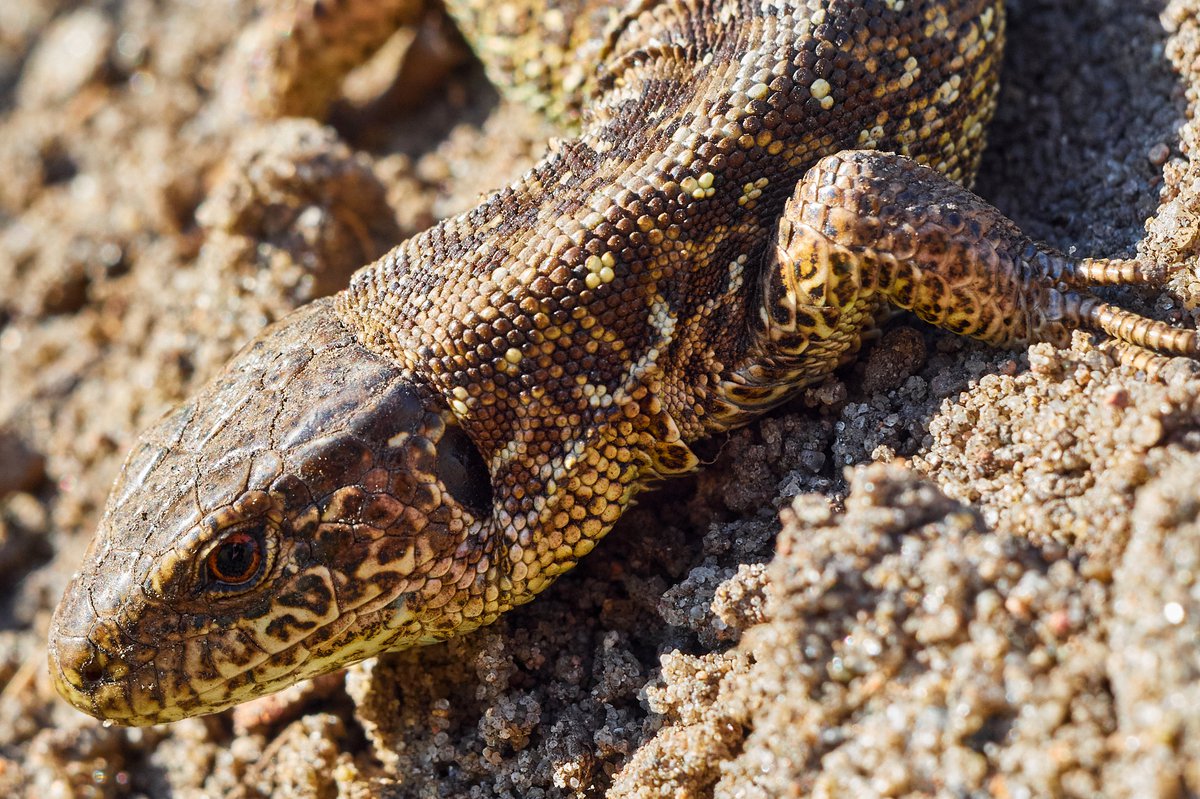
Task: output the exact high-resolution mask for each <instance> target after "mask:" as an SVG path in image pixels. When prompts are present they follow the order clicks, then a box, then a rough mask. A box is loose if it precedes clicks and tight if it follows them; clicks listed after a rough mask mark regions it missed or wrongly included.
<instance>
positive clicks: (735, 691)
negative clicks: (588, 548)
mask: <svg viewBox="0 0 1200 799" xmlns="http://www.w3.org/2000/svg"><path fill="white" fill-rule="evenodd" d="M1008 7H1009V48H1008V53H1007V62H1006V71H1005V76H1004V89H1003V92H1002V96H1001V100H1000V109H999V113H998V118H997V120H996V122H995V123H994V124H993V126H992V133H991V145H990V148H989V150H988V152H987V154H986V156H985V159H984V166H983V170H982V173H981V175H980V177H979V180H978V182H977V184H976V189H977V190H978V191H979V192H980V193H981V194H983V195H984V196H985V197H986V198H988V199H989V200H991V201H993V202H995V203H996V204H997V205H998V206H999V207H1000V208H1001V209H1002V210H1003V211H1005V212H1006V213H1007V214H1009V215H1010V216H1012V217H1013V218H1014V219H1015V220H1016V221H1017V222H1018V223H1019V224H1021V225H1022V227H1023V228H1024V229H1025V230H1026V231H1027V232H1029V233H1030V234H1032V235H1034V236H1036V237H1038V238H1041V239H1043V240H1046V241H1048V242H1050V243H1051V244H1053V245H1055V246H1058V247H1060V248H1063V249H1072V248H1076V249H1077V251H1078V252H1080V253H1085V254H1096V255H1130V254H1133V253H1135V252H1140V253H1141V254H1142V255H1143V256H1145V257H1147V258H1152V259H1156V260H1159V261H1161V262H1163V263H1167V264H1172V265H1177V266H1178V270H1177V272H1176V275H1177V276H1176V277H1175V278H1174V279H1173V280H1172V283H1171V285H1170V287H1169V288H1170V290H1169V291H1165V292H1161V293H1158V292H1117V293H1113V294H1112V295H1111V296H1112V297H1113V298H1114V299H1119V300H1120V301H1121V302H1122V303H1124V304H1126V305H1127V306H1130V307H1134V308H1136V309H1138V310H1140V311H1142V312H1145V313H1148V314H1151V315H1154V316H1156V317H1158V318H1162V319H1167V320H1169V321H1172V322H1174V323H1177V324H1183V323H1186V324H1195V320H1196V316H1197V314H1196V312H1195V309H1197V308H1200V275H1198V274H1197V271H1196V269H1195V265H1194V264H1195V259H1194V256H1195V249H1196V240H1197V232H1198V230H1200V221H1198V220H1200V215H1198V214H1197V209H1200V167H1197V166H1196V164H1195V163H1194V162H1193V160H1192V159H1191V157H1190V156H1191V153H1192V152H1193V151H1194V148H1195V146H1196V141H1197V131H1198V130H1200V127H1198V125H1197V120H1196V117H1195V108H1194V105H1193V104H1194V102H1195V101H1196V99H1197V97H1198V95H1197V91H1198V90H1200V36H1198V31H1200V0H1172V2H1170V3H1169V4H1163V3H1159V2H1153V1H1152V0H1009V3H1008ZM214 9H219V10H217V11H214ZM254 14H255V9H254V7H253V3H252V2H250V0H223V2H221V3H219V4H216V3H195V2H189V1H188V0H171V1H168V2H161V3H152V2H149V0H111V1H110V2H104V3H97V4H85V3H80V2H74V1H73V0H5V2H3V3H0V175H3V179H2V180H0V795H3V796H12V797H29V798H30V799H32V798H33V797H38V798H39V799H41V798H43V797H76V796H78V797H123V796H146V797H165V796H173V797H201V796H226V795H230V796H237V797H257V796H280V797H322V798H324V797H334V796H346V797H367V796H379V797H397V798H400V797H449V796H455V797H457V796H463V797H481V798H482V797H531V798H533V799H536V798H537V797H600V796H610V797H666V796H671V797H685V796H686V797H709V796H711V797H743V798H746V797H785V796H810V795H811V796H856V797H871V796H946V797H952V796H953V797H963V796H971V797H975V796H980V797H982V796H1001V797H1011V798H1012V799H1018V798H1019V797H1051V796H1053V797H1058V796H1062V797H1076V796H1078V797H1094V796H1111V797H1125V796H1128V797H1134V796H1137V797H1163V799H1178V798H1179V797H1188V796H1200V492H1198V490H1197V484H1196V481H1195V475H1197V474H1200V367H1197V365H1196V364H1193V363H1191V362H1187V361H1182V360H1173V361H1171V362H1170V363H1168V364H1167V365H1166V366H1165V367H1163V368H1162V369H1159V370H1157V371H1156V372H1155V373H1153V374H1146V373H1145V372H1140V371H1137V370H1135V369H1134V368H1132V367H1131V366H1123V365H1119V364H1116V363H1115V362H1114V359H1113V358H1112V357H1111V356H1110V355H1109V354H1107V353H1106V352H1104V351H1101V350H1099V349H1097V348H1096V347H1095V346H1094V344H1095V342H1093V341H1092V340H1091V339H1090V338H1089V337H1086V336H1082V335H1077V336H1076V337H1075V340H1074V341H1073V343H1072V345H1071V347H1070V348H1069V349H1065V350H1056V349H1054V348H1051V347H1049V346H1045V345H1038V346H1034V347H1031V348H1029V349H1028V350H1027V351H1021V352H1000V351H995V350H990V349H988V348H986V347H983V346H980V345H977V344H974V343H971V342H969V341H965V340H962V339H958V338H955V337H952V336H949V335H947V334H944V333H940V332H937V331H934V330H931V329H929V328H927V327H925V326H923V325H921V324H920V323H918V322H916V321H914V320H912V319H911V318H906V317H899V318H897V319H896V320H893V321H892V322H891V323H890V324H889V326H888V327H887V329H886V330H885V331H884V332H883V334H882V335H881V336H880V337H879V339H878V341H877V342H875V343H874V344H873V345H871V347H870V348H869V349H868V350H867V351H866V352H864V354H863V357H862V358H861V359H860V360H859V361H858V363H856V364H854V365H851V366H849V367H847V368H845V369H844V370H842V371H841V372H839V373H838V374H837V375H835V376H834V377H833V378H831V379H830V380H828V381H827V382H826V383H824V384H822V385H821V386H819V387H817V388H815V389H812V390H810V391H807V392H806V393H805V394H804V395H803V396H801V397H800V398H798V399H797V400H795V401H794V402H792V403H791V404H790V405H789V406H787V407H785V408H783V409H781V410H780V411H778V412H776V413H773V414H771V415H770V416H769V417H768V418H765V419H763V420H762V421H760V422H759V423H757V424H755V425H752V426H750V427H748V428H746V429H744V430H741V431H738V432H735V433H733V434H731V435H729V436H727V437H725V438H724V439H721V440H719V441H715V442H712V444H711V447H710V449H711V454H712V459H713V461H714V462H713V463H712V464H711V465H710V466H708V467H707V468H705V469H704V470H703V471H702V472H700V473H699V474H698V475H697V476H696V477H694V478H690V479H686V480H681V481H676V482H675V483H672V484H669V485H667V486H666V487H664V488H663V489H661V490H659V491H657V492H655V493H653V494H650V495H647V496H645V497H644V499H643V500H642V501H641V502H640V503H639V505H638V506H637V507H636V508H635V509H633V510H632V511H631V512H629V513H628V514H627V515H626V517H625V518H624V519H623V520H622V521H621V522H620V523H619V525H618V526H617V528H616V529H615V530H614V531H613V532H612V533H611V535H610V537H609V538H608V539H607V540H606V541H605V542H604V543H603V544H602V545H601V546H600V547H598V548H597V550H596V551H595V552H594V553H593V554H591V555H590V556H589V557H588V558H586V559H585V561H584V563H583V564H581V565H580V566H579V568H577V569H576V570H575V571H574V572H572V573H571V574H569V575H567V576H565V577H564V578H562V579H561V580H560V581H559V582H558V583H557V584H555V585H554V586H553V587H552V588H550V589H549V590H547V591H546V592H545V593H544V594H543V595H542V596H541V597H540V598H539V600H538V601H537V602H534V603H532V604H530V605H528V606H525V607H523V608H521V609H519V610H517V611H514V612H513V613H511V614H509V615H508V616H507V617H505V618H504V619H502V620H501V621H500V622H499V623H497V624H496V625H494V626H493V627H491V628H488V629H485V630H482V631H480V632H478V633H476V634H473V635H471V636H468V637H466V638H463V639H460V640H456V641H453V642H450V643H448V644H445V645H440V646H436V647H430V648H428V649H425V650H421V651H414V652H408V653H402V654H396V655H388V656H384V657H381V658H378V659H376V660H372V661H369V662H367V663H365V664H362V665H360V666H356V667H353V668H351V669H350V670H349V671H348V672H347V673H346V674H345V675H340V674H339V675H333V676H332V677H329V678H325V679H322V680H317V681H315V682H313V683H310V684H307V685H303V686H297V687H295V688H294V689H291V690H289V691H286V692H284V693H283V694H280V695H278V696H277V697H274V698H270V699H269V700H264V701H261V702H258V703H252V704H249V705H245V706H242V707H239V708H236V709H234V710H233V711H230V712H227V713H224V714H220V715H217V716H212V717H206V718H200V719H191V720H187V721H183V722H179V723H177V724H173V725H169V726H162V727H154V728H146V729H124V728H119V727H112V726H105V725H102V724H100V723H99V722H96V721H94V720H93V719H90V718H88V717H86V716H84V715H82V714H80V713H79V712H77V711H75V710H74V709H72V708H71V707H69V706H68V705H66V704H65V703H64V702H62V701H61V700H59V699H58V698H57V696H56V695H55V693H54V690H53V687H52V686H51V683H50V680H49V677H48V675H47V672H46V666H45V657H46V647H45V636H46V629H47V626H48V622H49V616H50V613H51V612H52V610H53V607H54V605H55V603H56V602H57V599H58V597H59V595H60V594H61V592H62V590H63V587H64V586H65V584H66V582H67V581H68V580H69V578H70V575H71V573H72V571H73V569H74V568H75V567H76V565H77V564H78V562H79V561H80V559H81V557H82V554H83V551H84V549H85V548H86V546H87V543H88V540H89V538H90V536H91V533H92V530H93V529H94V526H95V523H96V520H97V517H98V515H99V512H100V510H101V509H102V507H103V502H104V498H105V495H106V493H107V490H108V487H109V485H110V484H111V482H112V480H113V479H114V477H115V476H116V473H117V471H118V469H119V468H120V464H121V460H122V459H123V457H124V454H125V452H126V451H127V450H128V448H129V447H130V445H131V443H132V442H133V440H134V439H135V437H136V435H137V433H138V431H139V430H140V429H141V428H143V427H144V426H146V425H147V424H148V423H149V422H151V421H152V420H154V419H155V418H156V417H157V416H159V415H160V414H161V413H163V412H164V411H165V410H166V409H167V408H169V407H170V406H171V405H172V404H173V403H175V402H177V401H178V400H180V399H181V398H182V397H183V396H184V395H186V394H187V393H188V392H189V391H191V390H192V389H194V388H195V387H196V386H198V385H199V384H200V383H201V382H202V381H204V380H205V379H206V378H207V377H208V376H210V375H211V374H213V373H214V372H215V371H216V370H217V369H218V368H219V366H220V365H221V364H222V362H223V361H225V359H227V358H228V357H229V355H230V354H231V353H232V352H233V351H234V350H235V349H236V348H237V347H238V346H239V345H240V344H241V343H243V342H244V341H246V340H247V339H248V338H250V337H251V336H253V334H254V333H255V332H256V331H258V330H259V329H260V328H261V327H262V326H263V325H264V324H265V323H267V322H268V321H270V320H273V319H275V318H278V317H279V316H281V315H282V314H284V313H286V312H287V311H288V310H290V309H291V308H294V307H296V306H298V305H300V304H302V303H304V302H307V301H308V300H311V299H313V298H315V297H317V296H320V295H322V294H327V293H330V292H332V291H336V290H337V289H338V288H339V287H340V286H341V285H343V284H344V281H345V280H346V277H347V275H348V274H349V272H350V271H352V270H353V269H354V268H356V267H357V266H359V265H360V264H363V263H366V262H368V261H370V260H372V259H374V258H375V257H377V256H378V255H380V254H381V253H383V252H385V251H386V250H387V249H388V248H389V247H391V246H392V245H393V244H395V243H396V242H398V241H400V240H402V239H403V238H405V237H407V236H409V235H412V234H413V233H414V232H416V231H418V230H420V229H422V228H423V227H425V226H427V225H429V224H431V223H432V222H433V221H434V220H436V219H438V218H440V217H442V216H444V215H446V214H449V213H453V212H456V211H458V210H461V209H464V208H466V207H469V206H470V205H471V203H472V201H473V200H474V198H475V197H477V196H478V194H479V193H480V192H482V191H485V190H487V189H489V188H492V187H494V186H497V185H500V184H501V183H502V182H504V181H505V180H506V179H509V178H511V177H512V176H514V175H516V174H519V173H520V172H521V171H522V170H524V169H525V168H527V167H528V166H529V165H530V164H531V163H532V162H533V160H534V159H535V158H536V157H537V155H538V154H539V153H540V152H542V151H544V148H545V146H546V144H545V143H546V140H547V138H548V137H549V136H550V135H551V134H552V133H553V130H552V129H551V128H550V126H549V125H547V124H546V123H543V122H541V121H539V120H538V119H536V118H535V117H534V116H533V115H532V114H531V113H529V112H527V111H525V110H523V109H522V108H521V107H520V106H517V105H514V104H510V103H507V102H505V101H503V100H501V99H500V98H499V96H498V94H497V93H496V91H494V90H493V89H492V88H491V87H490V86H489V85H488V83H487V81H486V79H485V78H484V77H483V74H482V70H481V68H480V67H479V66H478V64H476V63H475V62H474V61H472V60H471V59H470V58H469V56H468V55H466V53H465V51H464V49H463V48H462V46H461V45H460V44H458V43H456V41H455V39H454V35H453V33H452V32H451V31H449V30H448V28H447V27H446V24H445V23H444V21H443V20H441V19H440V18H439V17H438V16H437V15H436V14H435V15H434V16H432V17H429V18H426V19H424V20H423V21H421V22H420V23H417V24H416V25H414V26H411V27H409V28H408V29H406V30H405V31H404V32H402V33H401V34H399V35H398V36H397V37H396V38H395V39H394V40H393V42H392V43H390V44H389V45H388V48H385V52H384V53H383V54H382V55H381V56H379V57H378V58H376V59H375V60H374V62H373V63H372V64H371V65H369V67H367V68H365V69H364V70H361V71H360V72H359V73H356V75H355V76H353V78H352V81H351V82H350V83H348V84H347V89H346V97H344V98H343V99H341V100H338V101H337V102H336V103H335V104H334V105H333V106H332V108H331V109H330V110H329V112H328V115H327V119H326V122H327V123H328V124H324V125H323V124H321V123H319V122H317V121H315V120H313V119H301V118H292V119H284V120H279V121H267V122H255V123H252V122H247V121H246V120H245V119H244V118H241V117H239V116H238V114H237V113H235V111H236V109H234V110H231V109H230V104H229V103H228V102H223V100H228V95H224V94H223V93H222V92H223V90H222V85H223V84H222V81H223V79H224V77H223V76H224V75H225V74H226V73H225V70H227V69H228V68H229V66H228V65H229V64H230V63H232V62H234V60H235V58H236V52H235V48H234V47H233V45H234V43H235V42H236V41H237V39H238V37H239V35H240V34H241V33H242V31H243V30H245V29H247V28H248V27H249V26H250V23H251V21H252V19H253V18H254ZM418 56H420V58H418ZM401 64H402V65H403V66H400V67H398V66H397V65H401ZM397 69H400V74H401V75H403V76H406V80H405V81H401V82H398V83H397V84H396V85H390V84H391V78H392V76H394V75H395V74H396V72H397ZM430 86H433V87H436V88H435V89H434V90H432V91H429V90H428V89H429V87H430ZM1147 220H1149V221H1147Z"/></svg>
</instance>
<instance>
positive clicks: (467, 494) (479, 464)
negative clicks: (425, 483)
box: [437, 425, 492, 518]
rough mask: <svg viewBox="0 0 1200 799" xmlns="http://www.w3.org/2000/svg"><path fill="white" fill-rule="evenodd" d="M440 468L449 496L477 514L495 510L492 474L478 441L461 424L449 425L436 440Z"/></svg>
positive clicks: (489, 512)
mask: <svg viewBox="0 0 1200 799" xmlns="http://www.w3.org/2000/svg"><path fill="white" fill-rule="evenodd" d="M437 459H438V462H437V472H438V478H439V479H440V480H441V481H442V486H444V487H445V489H446V490H447V491H449V492H450V496H452V497H454V499H455V500H456V501H457V502H458V503H459V504H460V505H462V506H463V507H464V508H466V509H467V510H469V511H470V512H471V513H472V514H473V515H474V516H475V517H476V518H485V517H487V516H490V515H491V512H492V478H491V474H490V473H489V472H488V468H487V464H486V463H484V462H483V456H482V455H480V454H479V449H478V448H477V447H476V446H475V443H474V442H473V441H471V439H470V438H469V437H468V436H467V434H466V433H465V432H463V429H462V428H461V427H459V426H458V425H447V426H446V432H445V433H444V434H443V435H442V438H441V440H440V441H438V444H437Z"/></svg>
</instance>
